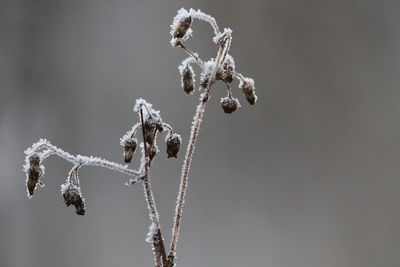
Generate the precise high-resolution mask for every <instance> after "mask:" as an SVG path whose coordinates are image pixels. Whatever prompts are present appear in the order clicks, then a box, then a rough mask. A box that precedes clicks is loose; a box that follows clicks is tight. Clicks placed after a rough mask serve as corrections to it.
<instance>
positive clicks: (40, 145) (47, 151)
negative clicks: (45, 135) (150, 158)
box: [24, 139, 143, 182]
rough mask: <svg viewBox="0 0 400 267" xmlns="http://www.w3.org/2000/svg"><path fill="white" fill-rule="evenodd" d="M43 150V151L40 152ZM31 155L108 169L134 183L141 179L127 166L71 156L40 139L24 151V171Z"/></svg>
mask: <svg viewBox="0 0 400 267" xmlns="http://www.w3.org/2000/svg"><path fill="white" fill-rule="evenodd" d="M41 150H44V151H41ZM33 153H38V154H39V156H40V157H41V160H43V159H45V158H47V157H49V156H51V155H56V156H59V157H60V158H63V159H64V160H66V161H68V162H71V163H72V164H74V165H81V166H97V167H102V168H106V169H110V170H113V171H116V172H120V173H123V174H126V175H129V176H133V177H134V178H135V179H134V181H137V182H138V181H141V180H142V179H143V177H142V176H143V174H142V172H141V171H135V170H133V169H129V168H128V167H127V165H121V164H119V163H116V162H112V161H109V160H106V159H102V158H99V157H93V156H82V155H76V156H75V155H72V154H70V153H68V152H66V151H64V150H62V149H61V148H58V147H56V146H54V145H52V144H51V143H50V142H49V141H47V140H45V139H40V140H39V142H37V143H34V144H33V145H32V146H31V147H30V148H28V149H27V150H26V151H25V154H26V158H25V165H24V170H27V168H29V157H30V156H31V155H32V154H33Z"/></svg>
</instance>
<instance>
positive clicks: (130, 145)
mask: <svg viewBox="0 0 400 267" xmlns="http://www.w3.org/2000/svg"><path fill="white" fill-rule="evenodd" d="M136 147H137V140H136V138H129V139H128V140H126V141H125V142H124V161H125V163H130V162H131V161H132V156H133V153H135V150H136Z"/></svg>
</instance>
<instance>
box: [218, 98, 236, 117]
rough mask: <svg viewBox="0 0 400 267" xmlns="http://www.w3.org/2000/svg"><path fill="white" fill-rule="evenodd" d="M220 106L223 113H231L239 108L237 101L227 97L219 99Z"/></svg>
mask: <svg viewBox="0 0 400 267" xmlns="http://www.w3.org/2000/svg"><path fill="white" fill-rule="evenodd" d="M221 105H222V109H223V110H224V112H225V113H232V112H234V111H235V110H236V109H238V108H239V107H240V103H239V100H237V99H236V98H233V97H229V96H228V97H224V98H221Z"/></svg>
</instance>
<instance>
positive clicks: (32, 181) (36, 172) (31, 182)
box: [26, 165, 43, 198]
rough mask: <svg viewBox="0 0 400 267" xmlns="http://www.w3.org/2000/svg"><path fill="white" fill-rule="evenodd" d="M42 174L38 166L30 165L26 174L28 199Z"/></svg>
mask: <svg viewBox="0 0 400 267" xmlns="http://www.w3.org/2000/svg"><path fill="white" fill-rule="evenodd" d="M42 174H43V169H42V167H41V166H40V165H31V166H30V167H29V169H28V170H27V173H26V176H27V177H26V188H27V190H28V197H29V198H30V197H32V195H33V192H34V191H35V189H36V187H37V185H38V183H40V182H39V178H40V176H42Z"/></svg>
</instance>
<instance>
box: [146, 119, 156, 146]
mask: <svg viewBox="0 0 400 267" xmlns="http://www.w3.org/2000/svg"><path fill="white" fill-rule="evenodd" d="M143 129H144V139H145V141H146V143H148V144H153V142H154V138H155V137H156V132H157V124H156V123H154V122H153V121H152V120H151V119H148V120H146V121H145V122H144V128H143Z"/></svg>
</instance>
